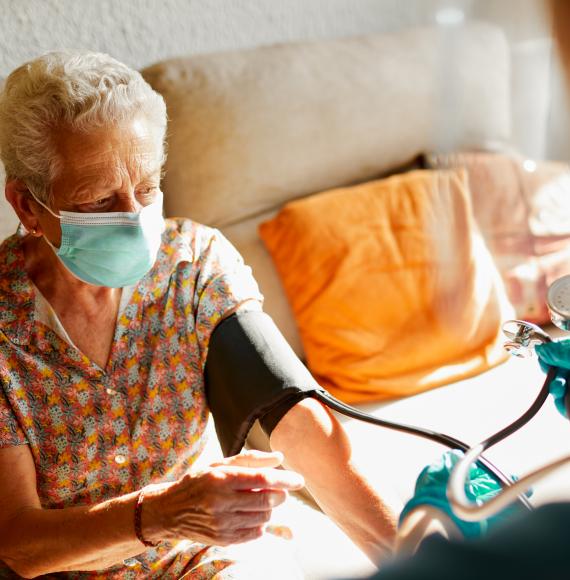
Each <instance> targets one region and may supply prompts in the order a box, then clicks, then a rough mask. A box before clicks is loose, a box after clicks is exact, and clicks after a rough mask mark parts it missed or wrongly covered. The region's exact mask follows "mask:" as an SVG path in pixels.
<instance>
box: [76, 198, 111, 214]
mask: <svg viewBox="0 0 570 580" xmlns="http://www.w3.org/2000/svg"><path fill="white" fill-rule="evenodd" d="M110 202H111V198H110V197H102V198H100V199H95V200H93V201H89V202H87V203H82V204H81V210H82V211H86V212H89V211H97V210H101V209H105V208H106V207H108V206H109V203H110Z"/></svg>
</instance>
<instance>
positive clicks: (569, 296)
mask: <svg viewBox="0 0 570 580" xmlns="http://www.w3.org/2000/svg"><path fill="white" fill-rule="evenodd" d="M546 302H547V305H548V309H549V310H550V317H551V319H552V322H554V324H556V326H558V328H561V329H562V330H570V275H569V276H563V277H562V278H559V279H558V280H555V281H554V282H553V283H552V284H551V286H550V288H549V289H548V293H547V295H546Z"/></svg>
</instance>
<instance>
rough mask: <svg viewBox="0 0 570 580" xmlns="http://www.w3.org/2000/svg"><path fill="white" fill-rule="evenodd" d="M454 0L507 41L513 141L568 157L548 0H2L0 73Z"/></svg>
mask: <svg viewBox="0 0 570 580" xmlns="http://www.w3.org/2000/svg"><path fill="white" fill-rule="evenodd" d="M449 5H452V6H455V7H460V8H462V9H463V10H464V11H465V13H466V14H467V15H468V17H472V18H478V19H482V20H489V21H491V22H494V23H495V24H498V25H499V26H501V27H503V29H504V30H505V33H506V35H507V38H508V39H509V41H510V42H511V45H512V47H513V55H514V61H513V62H514V63H515V67H514V68H513V79H512V80H513V89H514V91H513V94H514V95H515V98H516V102H515V106H514V115H515V119H514V125H513V127H514V129H513V138H514V143H515V144H516V146H517V147H518V148H519V149H521V150H522V151H523V152H524V153H526V154H527V155H529V156H533V157H543V156H545V154H546V152H548V154H549V155H550V156H558V157H561V156H562V157H564V156H565V155H566V147H567V139H566V138H565V135H566V134H568V135H570V130H569V131H567V132H566V131H565V130H561V127H565V125H564V124H563V123H561V122H559V117H560V118H561V119H562V121H563V122H565V119H564V116H563V115H562V113H560V112H557V113H556V114H555V115H552V112H551V111H550V113H551V114H550V125H551V127H550V131H551V132H552V133H553V137H552V139H550V135H549V134H548V133H547V121H548V113H549V110H548V108H549V105H550V102H551V98H550V87H551V86H552V85H553V86H554V87H555V89H556V91H557V92H556V95H557V96H556V105H557V107H560V106H563V101H564V99H563V96H562V97H561V96H560V95H559V92H560V91H559V90H558V88H557V87H559V86H560V82H559V81H558V80H557V77H556V78H555V79H554V81H553V80H552V79H551V70H555V69H553V68H552V67H551V66H550V60H551V50H550V46H549V44H548V42H545V41H544V39H545V37H547V36H548V32H549V30H548V26H547V24H546V18H545V10H544V2H543V0H0V10H1V12H0V14H1V15H2V16H1V18H0V78H1V77H3V76H6V75H7V74H8V73H9V72H10V71H11V70H13V69H14V68H15V67H16V66H18V65H19V64H21V63H22V62H24V61H26V60H28V59H30V58H33V57H34V56H37V55H38V54H40V53H43V52H45V51H47V50H53V49H61V48H83V49H89V50H99V51H104V52H108V53H110V54H112V55H113V56H115V57H116V58H118V59H119V60H122V61H124V62H125V63H127V64H128V65H130V66H132V67H134V68H142V67H144V66H145V65H148V64H151V63H154V62H156V61H158V60H161V59H165V58H168V57H172V56H182V55H188V54H194V53H200V52H213V51H220V50H229V49H236V48H243V47H249V46H256V45H259V44H269V43H275V42H286V41H292V40H300V39H303V40H306V39H318V38H330V37H338V36H352V35H359V34H366V33H374V32H381V31H388V30H395V29H398V28H402V27H406V26H411V25H416V24H425V23H430V22H433V21H434V16H435V13H436V12H437V10H438V9H441V8H444V7H446V6H449ZM541 39H542V40H541ZM557 74H558V73H557V72H556V75H557ZM556 75H555V76H556ZM561 115H562V117H561ZM553 118H554V119H553ZM551 141H552V143H554V145H552V144H550V145H549V143H550V142H551ZM562 150H564V151H563V154H558V155H557V153H561V151H562ZM568 157H570V150H568Z"/></svg>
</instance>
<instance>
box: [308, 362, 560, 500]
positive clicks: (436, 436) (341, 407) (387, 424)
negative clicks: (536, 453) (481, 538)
mask: <svg viewBox="0 0 570 580" xmlns="http://www.w3.org/2000/svg"><path fill="white" fill-rule="evenodd" d="M553 377H554V374H553V373H552V372H549V373H548V375H547V377H546V380H545V382H544V385H543V386H542V389H541V390H540V393H539V395H538V397H537V398H536V400H535V401H534V402H533V404H532V405H531V406H530V407H529V409H528V410H527V411H526V412H525V413H524V414H523V415H522V416H521V417H519V418H518V419H517V420H516V421H514V422H513V423H511V424H510V425H508V426H507V427H505V428H504V429H501V431H499V432H498V433H496V434H494V435H492V436H491V437H489V438H487V439H486V440H485V443H487V442H490V441H491V442H492V443H491V444H490V445H488V446H487V448H488V447H491V446H492V445H495V444H496V443H498V442H499V441H501V440H502V439H505V438H506V437H508V436H509V435H510V434H512V433H514V432H515V431H517V430H518V429H520V428H521V427H522V426H523V425H525V424H526V423H528V422H529V421H530V420H531V419H532V417H534V416H535V415H536V413H538V411H539V410H540V408H541V407H542V405H543V404H544V402H545V401H546V398H547V396H548V393H549V389H548V386H549V384H550V380H551V379H552V378H553ZM313 395H314V397H315V398H316V399H317V400H319V401H320V402H321V403H323V404H324V405H326V406H327V407H329V408H330V409H333V410H334V411H337V412H338V413H341V414H342V415H345V416H347V417H351V418H353V419H358V420H360V421H363V422H365V423H370V424H372V425H376V426H379V427H384V428H386V429H390V430H392V431H401V432H403V433H408V434H410V435H415V436H417V437H421V438H423V439H428V440H430V441H434V442H435V443H439V444H440V445H444V446H445V447H448V448H450V449H459V450H460V451H463V452H464V453H465V454H466V455H465V456H467V454H468V453H469V452H471V451H472V449H475V448H478V447H479V446H480V445H481V444H479V446H475V447H474V448H473V447H471V446H470V445H468V444H467V443H464V442H463V441H461V440H459V439H456V438H455V437H452V436H450V435H446V434H444V433H438V432H437V431H432V430H430V429H425V428H423V427H415V426H412V425H406V424H404V423H396V422H393V421H387V420H386V419H380V418H378V417H375V416H373V415H370V414H368V413H364V412H363V411H360V410H358V409H355V408H354V407H351V406H350V405H347V404H346V403H343V402H342V401H339V400H338V399H336V398H335V397H333V396H332V395H331V394H330V393H328V392H327V391H325V390H320V389H319V390H316V391H315V392H314V393H313ZM483 451H484V449H482V450H479V452H478V454H477V458H476V459H477V461H478V462H479V463H480V464H481V465H482V466H483V467H484V468H485V469H486V470H487V472H488V473H489V474H491V475H492V476H493V477H495V478H496V479H497V480H498V481H499V483H500V484H501V486H502V487H503V488H510V487H512V486H514V485H515V482H514V481H513V479H512V478H510V477H509V476H507V475H506V474H505V473H503V472H502V471H501V470H500V469H499V468H498V467H497V466H496V465H494V464H493V463H492V462H491V461H489V459H487V458H486V457H483V456H481V453H483ZM462 461H464V459H463V460H462ZM472 462H473V460H472V461H470V462H469V463H467V466H468V467H469V465H471V463H472ZM458 465H459V464H458ZM456 468H457V467H456ZM456 468H455V469H456ZM455 469H454V471H455ZM464 479H465V478H464ZM463 481H464V480H463ZM519 482H520V481H519ZM517 489H518V487H517ZM524 491H526V489H525V490H523V492H521V493H520V495H518V497H517V498H514V499H518V500H519V502H520V503H521V504H522V505H523V506H524V507H525V508H526V509H528V510H531V509H532V505H531V503H530V502H529V500H528V498H527V497H526V495H524ZM503 493H504V492H503ZM514 499H513V500H514ZM513 500H511V501H513Z"/></svg>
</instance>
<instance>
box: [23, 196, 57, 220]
mask: <svg viewBox="0 0 570 580" xmlns="http://www.w3.org/2000/svg"><path fill="white" fill-rule="evenodd" d="M28 191H29V192H30V195H31V196H32V197H33V198H34V201H35V202H36V203H39V204H40V205H41V206H42V207H43V208H44V209H47V210H48V211H49V213H51V215H52V216H53V217H55V218H57V219H58V220H61V216H60V215H58V214H56V213H54V212H53V211H52V210H51V209H50V208H49V207H48V206H47V205H46V204H45V203H44V202H43V201H40V200H39V199H38V198H37V197H36V196H35V194H34V192H33V191H32V190H31V189H28Z"/></svg>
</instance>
